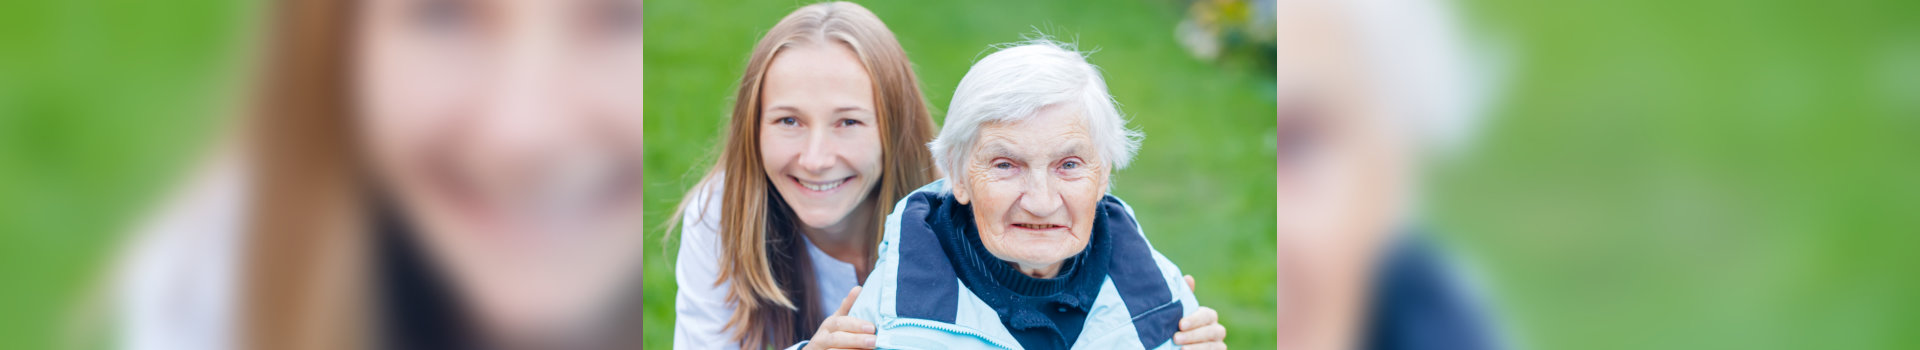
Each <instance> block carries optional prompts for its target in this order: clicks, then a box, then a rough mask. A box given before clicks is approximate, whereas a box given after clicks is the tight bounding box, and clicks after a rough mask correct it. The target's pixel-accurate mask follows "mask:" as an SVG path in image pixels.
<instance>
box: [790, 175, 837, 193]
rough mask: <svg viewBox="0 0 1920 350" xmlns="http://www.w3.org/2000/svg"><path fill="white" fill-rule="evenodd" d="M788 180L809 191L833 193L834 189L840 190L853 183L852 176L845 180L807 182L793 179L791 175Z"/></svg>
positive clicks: (796, 178)
mask: <svg viewBox="0 0 1920 350" xmlns="http://www.w3.org/2000/svg"><path fill="white" fill-rule="evenodd" d="M787 178H790V179H793V182H794V183H798V184H800V187H806V188H807V189H809V190H813V191H814V192H827V191H832V190H833V189H836V188H840V185H845V184H847V182H850V181H853V177H852V176H848V177H846V178H844V179H839V180H835V181H828V182H812V181H806V180H801V179H800V178H798V177H793V176H791V175H789V176H787Z"/></svg>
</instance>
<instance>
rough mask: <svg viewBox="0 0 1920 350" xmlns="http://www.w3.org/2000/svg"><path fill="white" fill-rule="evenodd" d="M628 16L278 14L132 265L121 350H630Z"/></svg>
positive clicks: (464, 11)
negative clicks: (246, 90) (251, 82)
mask: <svg viewBox="0 0 1920 350" xmlns="http://www.w3.org/2000/svg"><path fill="white" fill-rule="evenodd" d="M640 7H641V4H640V1H638V0H607V1H526V0H469V1H447V0H396V1H338V0H286V1H279V2H276V3H274V4H272V5H271V6H270V8H271V12H270V13H269V14H270V17H269V18H268V20H267V21H265V23H268V24H269V25H270V31H269V34H267V35H266V36H265V38H264V39H265V40H264V41H263V42H262V44H263V45H264V46H263V47H262V49H264V50H265V51H264V54H265V55H264V57H263V64H261V65H260V66H259V68H261V69H262V70H261V71H260V72H259V76H258V77H257V78H258V79H259V86H257V87H256V88H255V90H254V91H255V93H256V94H257V96H255V100H254V101H253V103H252V106H251V108H252V109H251V110H250V111H249V113H248V114H247V115H246V116H245V118H244V119H242V120H240V122H241V124H242V125H243V126H244V128H243V129H242V130H243V131H242V132H241V133H240V134H239V135H238V137H236V138H235V139H234V140H233V142H232V143H231V144H228V145H226V146H227V147H226V148H225V149H223V150H221V151H220V152H216V153H218V154H220V155H221V156H219V157H216V159H214V160H213V161H212V162H210V164H212V166H209V167H207V168H205V169H204V171H203V173H202V174H201V175H200V176H201V177H199V178H197V179H195V180H194V181H193V185H191V186H188V187H187V188H186V191H185V192H184V193H182V194H181V195H180V197H178V198H180V201H178V202H175V203H173V205H170V206H168V207H167V208H165V209H164V210H163V211H162V213H161V215H159V216H158V217H157V218H156V220H155V221H153V222H152V223H151V224H149V225H148V226H146V227H145V228H144V230H143V231H144V232H141V234H139V235H138V236H136V238H135V239H136V240H137V241H136V242H135V244H134V245H133V247H132V249H131V250H130V251H129V254H128V255H127V256H126V258H125V260H124V261H123V270H122V273H121V274H120V275H119V276H120V278H119V279H118V280H119V283H118V285H117V287H116V288H117V292H116V293H115V294H116V295H117V296H116V299H117V301H118V302H117V303H116V304H117V305H118V309H119V310H120V312H119V314H118V315H116V317H115V318H116V319H117V320H118V323H119V324H118V327H117V329H118V330H119V331H120V332H121V333H120V334H121V335H122V336H121V337H120V339H118V341H116V342H115V343H116V344H120V345H121V346H123V347H126V348H140V349H148V348H151V349H226V348H244V349H357V348H497V349H512V348H562V349H590V348H612V347H621V346H627V345H630V344H634V343H637V341H638V339H637V338H635V335H637V334H639V333H640V332H638V331H637V330H636V328H638V327H639V325H638V322H637V320H638V313H639V310H640V308H641V304H642V303H641V302H640V299H639V298H638V293H637V287H638V286H637V285H638V283H637V281H638V280H639V278H638V275H639V272H640V269H639V267H640V256H641V253H642V248H641V246H642V242H643V240H644V238H643V235H642V232H643V231H642V230H643V226H642V224H641V220H640V217H639V216H640V213H641V210H640V205H641V200H640V199H641V192H640V188H641V186H639V184H640V183H641V179H640V177H639V176H640V175H639V174H640V166H641V164H642V161H641V158H640V157H641V156H640V155H641V152H640V149H641V144H642V143H641V140H642V132H641V111H642V108H641V107H642V106H641V103H640V99H638V98H635V97H636V96H639V94H640V92H639V91H638V88H639V87H640V86H641V84H640V82H641V80H642V79H643V77H642V72H641V69H642V68H641V67H642V60H641V56H640V55H641V52H642V47H643V43H642V39H641V38H642V34H643V33H642V32H641V27H642V26H641V23H640V21H641V19H640V18H641V11H642V10H641V8H640Z"/></svg>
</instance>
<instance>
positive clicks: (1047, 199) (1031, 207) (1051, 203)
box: [1018, 171, 1065, 218]
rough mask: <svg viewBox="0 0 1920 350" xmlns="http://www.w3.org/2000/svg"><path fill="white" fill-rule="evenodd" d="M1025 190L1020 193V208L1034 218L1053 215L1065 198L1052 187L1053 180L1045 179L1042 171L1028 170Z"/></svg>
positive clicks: (1045, 176)
mask: <svg viewBox="0 0 1920 350" xmlns="http://www.w3.org/2000/svg"><path fill="white" fill-rule="evenodd" d="M1026 178H1027V180H1026V181H1025V182H1026V186H1025V187H1026V191H1025V192H1023V193H1021V194H1020V201H1019V204H1018V205H1019V206H1020V210H1025V211H1026V212H1027V213H1028V214H1032V215H1033V216H1034V217H1036V218H1043V217H1048V216H1053V214H1055V213H1057V212H1059V211H1060V207H1062V206H1063V203H1064V202H1065V200H1062V199H1060V193H1059V192H1056V191H1055V190H1054V188H1053V182H1052V181H1049V179H1047V174H1046V172H1044V171H1032V172H1028V174H1027V176H1026Z"/></svg>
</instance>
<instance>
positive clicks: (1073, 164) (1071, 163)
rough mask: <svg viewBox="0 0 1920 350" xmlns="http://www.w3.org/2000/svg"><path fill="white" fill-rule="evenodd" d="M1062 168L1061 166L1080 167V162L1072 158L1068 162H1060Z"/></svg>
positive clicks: (1065, 167)
mask: <svg viewBox="0 0 1920 350" xmlns="http://www.w3.org/2000/svg"><path fill="white" fill-rule="evenodd" d="M1060 168H1061V169H1067V170H1073V169H1079V168H1080V162H1076V161H1071V160H1069V161H1067V162H1066V163H1065V164H1060Z"/></svg>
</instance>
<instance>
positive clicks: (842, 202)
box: [760, 44, 880, 231]
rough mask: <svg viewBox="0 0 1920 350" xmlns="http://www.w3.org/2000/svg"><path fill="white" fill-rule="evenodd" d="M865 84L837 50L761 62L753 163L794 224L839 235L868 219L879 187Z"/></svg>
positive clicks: (855, 64)
mask: <svg viewBox="0 0 1920 350" xmlns="http://www.w3.org/2000/svg"><path fill="white" fill-rule="evenodd" d="M875 118H876V114H875V110H874V107H873V82H872V79H871V78H869V77H868V76H867V71H866V68H864V66H862V65H861V64H860V59H859V57H857V56H854V53H853V50H851V49H848V48H846V47H845V46H842V45H838V44H799V45H797V46H793V47H788V48H786V49H783V50H781V51H780V52H779V53H778V54H776V55H775V56H774V58H773V62H771V63H769V65H768V67H767V72H766V76H765V78H764V80H763V81H762V85H761V89H760V123H761V125H760V156H761V158H760V160H761V163H762V165H763V166H765V167H766V169H767V180H768V181H771V182H773V188H774V190H777V191H780V197H781V199H784V200H785V201H786V204H787V206H788V207H790V208H793V212H794V213H795V214H798V215H799V216H800V222H801V223H803V224H805V225H806V226H807V227H809V228H813V229H819V230H838V231H845V230H847V229H848V227H849V225H854V224H857V223H859V222H862V221H859V220H866V219H869V218H870V216H872V214H868V213H871V211H868V210H856V209H861V208H867V207H869V206H872V205H873V204H872V203H866V202H867V201H866V200H865V199H866V198H867V194H868V193H869V192H871V191H873V187H874V185H875V184H878V183H879V180H880V130H879V129H878V124H877V121H876V120H875Z"/></svg>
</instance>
